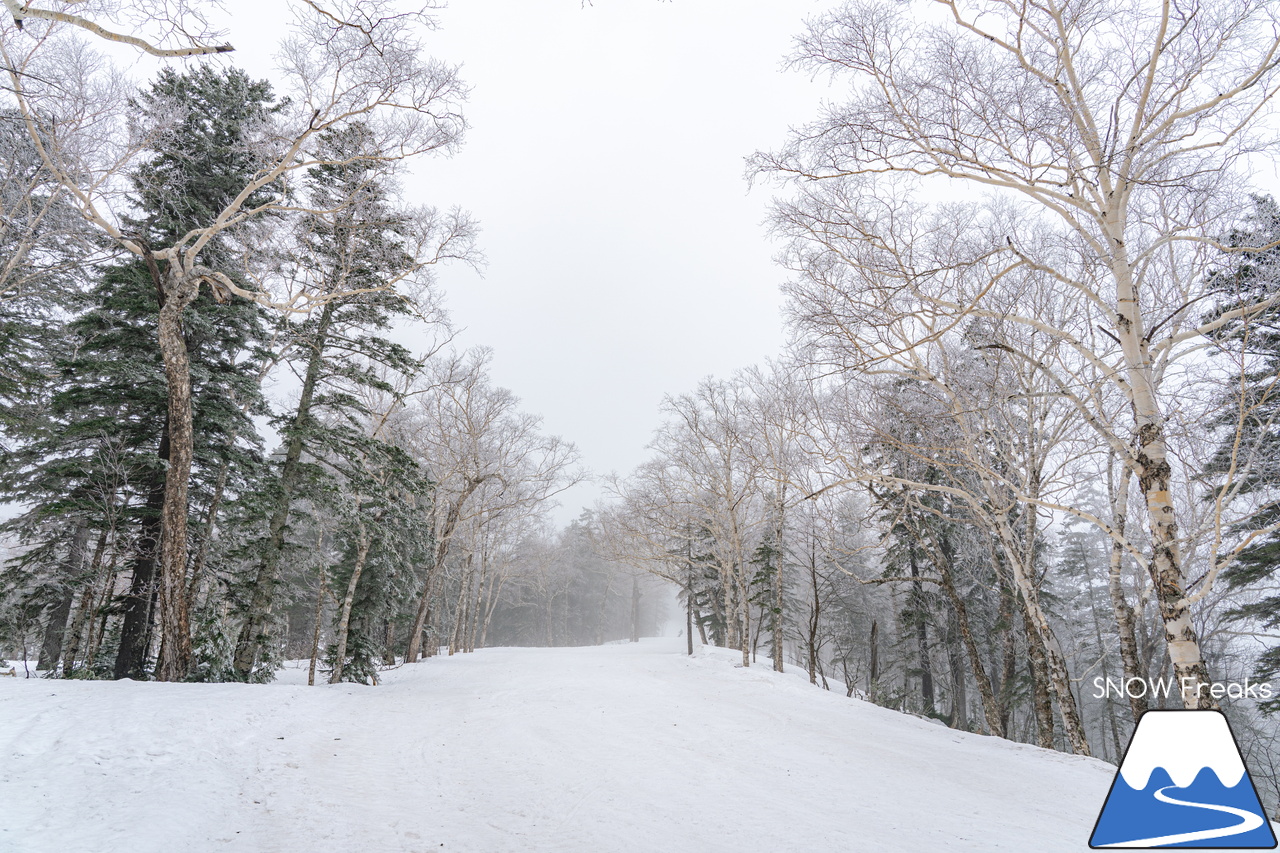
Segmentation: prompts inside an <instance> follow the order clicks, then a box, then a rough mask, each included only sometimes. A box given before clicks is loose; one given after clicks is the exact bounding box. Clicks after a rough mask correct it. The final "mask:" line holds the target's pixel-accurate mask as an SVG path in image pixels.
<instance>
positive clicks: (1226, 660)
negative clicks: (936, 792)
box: [0, 2, 1280, 805]
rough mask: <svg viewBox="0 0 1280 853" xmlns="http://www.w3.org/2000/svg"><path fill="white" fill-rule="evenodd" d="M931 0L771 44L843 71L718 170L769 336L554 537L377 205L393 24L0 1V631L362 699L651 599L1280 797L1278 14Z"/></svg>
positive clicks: (815, 658)
mask: <svg viewBox="0 0 1280 853" xmlns="http://www.w3.org/2000/svg"><path fill="white" fill-rule="evenodd" d="M943 5H944V6H947V7H948V8H949V11H948V16H947V17H948V22H946V25H944V23H939V22H935V21H932V20H930V19H927V18H917V17H913V16H912V15H911V14H910V12H909V11H907V10H906V8H905V7H899V6H895V5H892V4H879V3H870V2H868V3H851V4H848V5H846V6H844V7H843V8H840V9H837V10H836V11H833V12H831V13H828V14H825V15H821V16H818V17H816V18H814V19H812V20H811V21H810V22H809V24H808V28H807V30H806V31H805V32H803V33H801V34H800V35H799V37H798V39H797V41H796V47H795V53H794V55H793V56H792V57H791V62H792V63H793V64H794V65H795V66H797V67H799V68H801V69H803V70H805V71H808V72H810V73H813V74H815V75H819V74H821V75H827V74H830V75H834V79H835V80H836V85H837V90H838V91H839V92H841V95H840V97H841V98H843V99H844V100H842V101H836V102H832V103H830V104H828V105H827V106H826V107H825V108H824V110H823V112H822V113H821V114H820V115H819V116H817V117H816V118H814V119H813V120H812V122H811V123H809V124H808V125H805V126H803V127H799V128H796V129H794V130H793V131H792V132H791V134H790V136H789V137H787V136H786V132H785V129H784V128H779V129H778V139H779V147H777V148H776V149H774V150H770V151H762V152H759V153H757V154H755V155H754V156H753V157H751V158H750V159H749V160H748V178H749V179H750V180H751V181H753V182H754V184H755V185H756V186H757V188H761V187H764V188H767V189H768V190H769V191H771V192H774V193H775V194H776V195H777V200H776V202H775V204H774V207H773V214H772V217H771V221H770V223H769V227H770V229H771V233H772V236H773V237H774V238H775V239H776V241H777V245H778V247H779V262H780V271H779V280H785V284H784V285H783V289H784V293H785V298H786V304H785V314H786V328H787V332H788V341H789V343H788V346H787V347H786V349H785V351H783V352H779V353H778V354H777V357H776V358H774V359H772V360H770V361H769V362H768V363H766V364H763V365H758V366H754V367H744V369H743V370H741V371H740V372H737V373H735V374H733V375H732V376H728V377H721V378H716V377H708V378H707V379H705V380H704V381H702V382H701V383H699V384H698V385H697V387H696V388H693V389H690V390H686V391H683V392H680V391H679V390H678V389H673V392H672V393H671V394H670V395H669V396H668V397H667V398H666V400H665V401H664V403H663V406H662V411H661V413H660V421H661V425H660V426H659V428H658V429H657V431H656V432H655V434H654V438H653V440H652V443H651V444H650V446H649V454H650V455H649V461H647V462H645V463H644V464H642V465H641V466H639V467H638V468H637V469H636V470H634V471H632V472H630V473H627V474H623V475H614V476H612V477H609V478H607V491H608V497H607V499H606V500H604V501H602V502H601V503H600V504H599V505H598V506H596V507H592V508H590V509H589V510H584V511H583V512H582V514H581V515H580V517H579V518H578V519H577V520H576V521H574V522H573V523H571V524H569V525H568V526H566V527H563V528H561V529H556V528H555V526H554V525H553V524H552V522H551V521H550V518H551V514H550V513H551V510H552V509H553V507H554V506H555V503H556V497H557V495H560V494H561V493H562V492H563V491H564V490H565V489H566V488H568V487H569V486H570V485H572V484H574V483H576V482H578V481H580V480H581V479H583V478H584V477H587V476H588V474H587V473H586V472H585V470H584V469H583V468H581V467H580V461H579V458H578V453H577V451H576V449H575V447H574V446H573V445H572V444H570V443H568V442H567V441H565V440H563V439H561V438H559V437H555V436H551V435H547V434H545V432H544V430H543V428H542V423H541V420H540V419H539V418H538V417H536V416H534V415H531V414H529V413H526V412H524V411H522V410H521V408H520V404H519V400H518V398H517V397H516V396H515V395H514V394H513V393H512V392H511V391H508V390H506V389H504V388H501V387H497V386H496V385H495V384H494V382H493V381H492V380H491V379H490V376H489V365H490V358H491V356H490V354H489V353H488V351H486V350H484V349H460V348H459V347H457V346H455V331H454V329H453V327H452V326H451V323H450V320H449V317H448V315H447V313H446V312H445V310H444V309H443V307H442V302H443V294H442V292H441V288H440V285H439V281H438V271H439V270H440V269H442V268H444V267H447V265H450V264H471V265H482V264H483V256H482V254H481V246H482V243H483V241H482V239H481V236H480V234H479V229H478V226H477V224H476V223H475V222H474V221H473V219H472V217H471V216H469V215H468V214H467V213H466V212H464V211H462V210H441V209H437V208H434V207H431V206H428V205H424V204H422V203H421V200H416V201H415V203H410V201H409V200H408V199H406V198H405V197H404V194H403V192H402V190H401V189H400V186H401V178H402V176H403V174H404V172H405V170H408V169H411V168H412V166H413V164H414V163H415V162H416V161H417V160H418V159H420V158H431V157H440V156H447V155H448V154H449V153H451V152H452V151H453V150H454V149H455V148H456V147H457V146H459V145H460V144H462V140H463V135H464V131H465V129H466V121H465V118H464V116H463V113H462V103H463V101H464V99H465V94H466V86H465V84H464V83H463V81H462V80H461V79H460V77H459V74H458V72H457V69H455V68H452V67H449V66H447V65H444V64H442V63H439V62H436V61H434V60H431V59H430V58H428V57H427V56H426V54H425V53H424V51H423V48H422V46H421V44H420V43H419V39H420V38H421V33H422V31H425V30H427V29H429V28H430V25H431V22H430V20H429V19H428V18H426V17H425V15H416V16H415V15H394V14H392V9H393V5H392V4H384V3H360V4H358V6H357V4H354V3H348V4H347V5H346V6H345V7H343V5H342V4H336V5H334V6H333V8H332V9H331V10H328V11H323V10H322V8H321V6H320V5H318V4H309V7H310V8H311V9H312V10H313V11H314V14H312V15H310V16H306V15H304V16H302V17H300V19H299V23H298V25H297V27H296V29H295V31H294V32H293V34H292V35H291V36H289V39H290V40H289V41H286V43H285V47H284V51H283V53H282V56H283V57H284V60H285V61H284V63H283V65H282V71H281V77H280V79H277V80H256V79H253V78H252V77H251V76H250V75H248V74H246V73H245V72H243V71H240V70H238V69H237V68H236V67H235V65H234V57H235V54H234V53H227V54H226V56H225V57H217V54H220V53H226V51H224V50H223V49H222V48H221V47H220V46H218V45H215V44H213V43H212V42H211V41H209V39H208V38H207V37H206V36H204V35H202V34H201V32H200V31H199V27H198V26H196V25H195V22H194V21H188V23H189V24H190V26H187V27H185V28H184V27H178V26H168V25H162V24H157V23H156V22H152V23H153V24H155V26H154V27H153V28H152V29H148V27H150V26H151V25H149V24H140V25H139V30H138V35H137V36H131V37H133V38H135V41H137V40H141V45H142V47H143V49H145V50H147V51H148V52H151V53H156V54H159V55H164V56H167V57H168V58H169V59H170V60H171V64H170V65H168V66H166V68H165V70H162V71H161V72H160V73H159V74H158V75H156V76H155V77H154V78H153V79H151V80H149V81H147V82H145V83H142V84H140V85H139V86H138V88H136V89H131V88H129V87H128V86H126V85H125V84H124V83H123V82H121V79H122V78H120V77H118V76H113V75H112V73H111V72H110V71H109V70H103V69H104V66H103V65H102V64H101V63H100V61H99V60H97V59H95V58H94V57H93V55H92V52H91V49H90V47H87V46H86V42H82V41H80V40H79V37H78V36H74V35H68V34H66V32H65V31H67V30H69V31H78V32H80V33H82V34H83V36H84V38H85V39H88V40H90V41H92V40H95V39H96V40H101V38H103V34H102V33H99V32H98V31H96V30H94V29H92V28H90V27H87V19H81V18H75V16H70V17H71V18H72V19H73V20H70V21H69V22H67V21H64V22H63V23H64V24H65V25H66V26H65V27H62V28H60V27H53V26H50V25H49V24H48V23H47V19H42V18H41V17H40V15H39V14H37V13H39V12H40V10H38V9H31V8H28V7H11V13H12V15H13V16H15V19H16V20H15V21H14V23H19V24H22V23H25V26H23V27H22V28H21V31H19V29H18V28H15V27H13V26H10V25H9V24H6V30H5V33H4V36H3V39H4V41H3V47H4V50H5V64H6V72H5V74H6V76H5V79H6V81H7V83H6V93H5V95H4V96H3V103H2V104H0V140H3V143H2V144H0V212H2V213H3V216H2V218H0V294H2V298H0V328H3V336H0V492H2V494H0V498H3V500H4V502H5V503H6V505H7V506H8V507H9V508H10V510H11V511H10V513H9V516H8V518H7V520H6V521H4V522H3V528H2V533H3V537H4V539H3V543H4V549H5V550H4V555H3V556H4V563H3V568H2V569H0V652H4V653H5V654H6V655H7V657H8V658H10V659H13V660H23V661H27V660H28V659H29V660H30V662H31V664H30V669H31V670H32V671H42V672H43V674H44V675H46V676H47V677H61V678H86V679H122V678H132V679H136V680H143V679H156V680H161V681H184V680H186V681H249V682H256V681H266V680H270V679H271V678H272V677H273V675H274V673H275V672H276V671H277V670H278V668H279V667H280V666H281V664H282V662H283V661H285V660H294V661H297V660H302V661H308V662H309V663H308V666H309V671H310V677H311V680H312V681H316V680H327V681H330V682H335V683H336V682H340V681H344V680H346V681H355V682H363V683H367V684H376V683H377V682H378V678H379V672H380V671H382V670H383V669H384V668H387V667H394V666H403V665H405V664H407V663H413V662H416V661H418V660H419V659H421V658H425V657H430V656H432V655H436V654H441V653H444V654H454V653H463V652H471V651H474V650H475V649H477V648H482V647H485V646H500V645H538V646H555V645H579V644H599V643H604V642H609V641H616V640H632V641H634V640H636V639H638V638H639V637H640V636H644V635H652V634H654V633H656V632H658V631H662V630H665V631H667V632H668V633H675V632H677V631H682V632H683V633H684V635H685V636H686V638H687V644H688V645H687V648H688V651H689V653H690V654H692V653H693V652H694V646H695V639H696V641H697V642H701V643H703V644H713V645H716V646H722V647H727V648H731V649H734V650H736V651H735V654H736V653H737V652H740V653H741V663H742V665H743V666H760V665H763V666H770V667H772V668H773V669H775V670H779V671H783V670H786V669H789V668H793V667H794V668H799V669H800V670H802V671H804V672H805V673H806V674H807V677H808V680H809V681H810V682H812V683H813V684H814V685H817V686H818V687H819V688H825V689H828V690H835V691H840V692H843V693H844V694H846V695H848V696H851V697H853V696H857V697H860V698H864V699H867V700H870V701H873V702H876V703H879V704H881V705H884V706H886V707H890V708H894V709H897V710H900V711H903V712H907V713H913V714H918V715H922V716H927V717H932V718H935V719H937V720H940V721H943V722H945V724H946V725H949V726H952V727H955V728H958V729H966V730H971V731H976V732H983V733H987V734H992V735H996V736H1000V737H1004V738H1009V739H1013V740H1017V741H1023V742H1028V743H1035V744H1038V745H1040V746H1043V747H1048V748H1053V749H1060V750H1065V751H1070V752H1074V753H1077V754H1083V755H1094V756H1098V757H1102V758H1107V759H1109V760H1113V761H1115V760H1118V758H1119V756H1120V754H1121V753H1122V752H1123V749H1124V745H1125V743H1126V742H1127V740H1128V736H1129V733H1130V732H1131V731H1132V729H1133V725H1134V722H1135V721H1136V719H1137V717H1138V716H1139V715H1140V714H1141V713H1142V712H1143V711H1144V710H1146V709H1148V708H1155V707H1188V708H1214V707H1219V706H1221V707H1223V708H1224V709H1225V710H1226V711H1227V712H1228V713H1229V714H1230V715H1231V717H1232V719H1233V721H1234V723H1235V724H1236V726H1237V727H1238V731H1244V732H1248V733H1249V739H1248V743H1249V748H1250V753H1251V754H1250V755H1248V756H1247V758H1248V760H1249V762H1250V765H1251V766H1252V767H1253V769H1254V773H1255V778H1256V779H1257V780H1258V782H1259V784H1260V787H1261V788H1262V789H1263V790H1260V793H1262V794H1263V796H1264V797H1265V798H1266V799H1268V800H1269V801H1270V802H1271V803H1272V804H1273V805H1274V803H1275V802H1276V799H1277V797H1278V796H1280V769H1278V768H1280V743H1277V741H1276V734H1277V731H1276V727H1275V725H1274V722H1273V720H1272V718H1270V717H1269V716H1268V714H1269V713H1270V712H1271V711H1273V710H1274V709H1275V707H1277V705H1280V693H1272V692H1270V689H1269V688H1268V690H1267V691H1264V692H1263V693H1261V694H1259V693H1256V692H1250V693H1248V694H1247V695H1246V694H1245V693H1244V692H1243V691H1242V690H1241V689H1238V687H1239V685H1243V684H1245V682H1246V681H1249V682H1257V683H1260V684H1267V683H1269V680H1270V679H1272V678H1274V677H1275V676H1276V675H1277V673H1280V647H1277V646H1276V644H1275V642H1274V640H1275V634H1274V632H1275V629H1276V627H1277V625H1280V616H1278V615H1277V603H1278V602H1280V594H1278V593H1277V591H1276V584H1277V577H1276V576H1275V575H1276V569H1277V568H1278V567H1280V563H1278V562H1277V559H1278V558H1277V554H1278V553H1280V550H1278V549H1280V509H1278V508H1277V503H1276V501H1277V497H1278V496H1280V468H1278V467H1277V463H1276V458H1277V450H1278V449H1280V433H1278V432H1277V424H1276V417H1277V415H1280V397H1278V396H1277V394H1278V389H1277V385H1276V382H1277V379H1278V378H1280V263H1278V262H1280V207H1278V206H1277V204H1276V202H1275V201H1273V199H1272V198H1271V197H1270V196H1269V195H1267V194H1266V193H1265V191H1264V190H1265V187H1260V186H1256V185H1255V184H1254V183H1252V178H1253V176H1254V175H1256V174H1259V173H1262V172H1264V171H1266V170H1270V169H1273V164H1274V158H1275V156H1276V152H1275V150H1274V148H1275V142H1274V140H1275V138H1276V129H1275V127H1274V116H1273V113H1272V106H1271V102H1272V100H1273V96H1274V95H1275V94H1276V92H1277V91H1278V89H1280V70H1278V67H1277V63H1276V55H1277V53H1280V41H1277V39H1276V38H1275V37H1274V30H1275V28H1276V27H1277V26H1278V23H1277V20H1276V13H1275V12H1274V10H1272V9H1271V7H1269V6H1265V5H1259V4H1225V3H1221V4H1210V5H1208V6H1205V7H1203V8H1201V7H1197V10H1195V11H1187V10H1183V9H1180V8H1176V7H1173V6H1171V5H1165V6H1164V7H1157V6H1152V4H1143V3H1137V2H1134V3H1119V2H1115V3H1105V4H1102V5H1101V6H1099V5H1098V4H1091V5H1086V4H1076V3H1065V4H1059V5H1053V4H1049V5H1044V6H1041V5H1032V6H1027V5H1018V4H1004V3H990V4H981V6H982V9H983V10H985V11H986V12H987V13H989V14H978V12H976V11H975V10H974V9H971V8H969V6H967V5H961V4H951V3H944V4H943ZM1148 6H1152V8H1147V7H1148ZM1161 8H1162V9H1163V11H1161ZM24 9H25V10H26V12H25V14H26V15H27V16H28V19H27V20H25V22H24V20H23V18H22V14H23V12H22V11H21V10H24ZM182 9H185V7H180V8H179V10H178V12H175V13H174V14H180V13H181V11H182ZM326 9H327V7H326ZM14 10H18V11H14ZM1100 10H1102V11H1100ZM951 12H954V21H952V20H951V17H952V15H951ZM76 21H79V22H80V24H79V25H77V23H76ZM174 23H175V21H170V22H169V24H174ZM1116 33H1127V34H1136V35H1131V36H1126V39H1125V40H1124V43H1123V44H1122V45H1117V43H1116V42H1117V38H1116ZM106 37H108V38H109V40H112V41H120V40H122V39H123V38H124V37H123V36H121V35H120V34H119V33H114V32H108V33H106ZM126 41H127V39H126ZM1131 45H1136V47H1134V48H1133V49H1132V50H1131V49H1130V46H1131ZM658 250H659V251H660V247H658ZM677 600H678V606H677V605H675V604H672V602H674V601H677ZM1160 679H1166V680H1170V679H1171V681H1167V683H1168V684H1172V685H1173V687H1172V689H1166V690H1164V691H1163V692H1161V691H1159V690H1156V689H1153V688H1152V684H1153V683H1157V684H1158V683H1159V680H1160ZM1099 684H1101V685H1103V686H1104V687H1105V686H1107V685H1129V689H1128V690H1113V691H1106V690H1103V695H1098V688H1097V687H1096V685H1099ZM1157 694H1159V695H1157ZM1268 699H1272V700H1273V701H1271V702H1268V701H1267V700H1268Z"/></svg>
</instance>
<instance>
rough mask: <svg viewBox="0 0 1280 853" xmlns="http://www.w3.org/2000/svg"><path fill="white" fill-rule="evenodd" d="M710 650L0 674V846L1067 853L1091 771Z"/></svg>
mask: <svg viewBox="0 0 1280 853" xmlns="http://www.w3.org/2000/svg"><path fill="white" fill-rule="evenodd" d="M732 659H733V656H732V655H731V654H727V653H724V652H720V651H718V650H711V649H704V650H702V651H701V652H700V653H699V655H698V656H696V657H694V658H688V657H685V656H684V655H683V654H682V653H681V649H680V647H679V645H677V643H676V642H675V641H671V640H647V641H644V642H642V643H640V644H638V645H630V644H623V645H610V646H602V647H597V648H585V649H487V650H482V651H479V652H476V653H475V654H471V655H459V656H456V657H452V658H448V657H445V658H435V659H432V660H430V661H426V662H423V663H419V664H416V665H413V666H408V667H401V668H400V669H398V670H394V671H390V672H387V673H386V674H385V675H386V678H385V682H384V684H383V685H382V686H380V687H376V688H370V687H360V686H354V685H341V686H336V687H330V686H323V687H312V688H308V687H306V686H305V685H301V686H300V685H298V683H297V680H298V678H299V674H298V673H297V672H296V671H293V672H286V673H285V674H286V676H288V677H286V678H285V679H284V680H283V683H277V684H273V685H234V684H211V685H203V684H137V683H132V682H80V681H49V680H37V679H21V678H17V679H11V678H4V679H0V850H3V851H6V853H68V852H69V851H74V853H99V851H101V853H117V852H119V853H126V852H127V853H181V851H201V853H203V851H252V853H259V851H262V853H276V851H278V853H328V851H333V853H366V851H367V852H368V853H401V851H403V853H424V851H437V850H439V851H472V853H505V851H511V853H528V851H556V853H577V852H579V851H580V853H628V852H629V851H636V853H656V851H661V853H684V851H688V853H695V851H696V852H697V853H708V851H711V853H714V851H733V853H756V851H769V852H770V853H786V851H806V852H808V851H812V853H824V852H825V851H947V853H951V851H961V850H981V851H993V850H1008V851H1014V853H1033V851H1034V853H1051V851H1084V850H1087V843H1088V838H1089V834H1090V832H1091V830H1092V829H1093V823H1094V820H1095V818H1096V817H1097V815H1098V810H1099V809H1100V808H1101V805H1102V802H1103V800H1104V799H1105V797H1106V795H1107V789H1108V786H1109V785H1110V784H1111V780H1112V778H1113V775H1114V773H1115V770H1114V768H1112V767H1110V766H1109V765H1107V764H1104V763H1103V762H1101V761H1096V760H1091V759H1084V758H1078V757H1074V756H1068V755H1062V754H1059V753H1054V752H1046V751H1044V750H1040V749H1037V748H1035V747H1031V746H1025V745H1019V744H1013V743H1010V742H1008V741H1002V740H997V739H995V738H987V737H981V736H978V735H968V734H962V733H959V732H955V731H952V730H949V729H947V728H945V727H942V726H939V725H936V724H933V723H931V722H927V721H924V720H919V719H916V718H913V717H908V716H903V715H901V714H898V713H895V712H892V711H888V710H885V709H882V708H878V707H876V706H874V705H870V704H868V703H865V702H861V701H857V700H851V699H847V698H845V697H844V696H843V695H842V694H838V693H829V692H825V691H822V690H819V689H817V688H814V687H812V686H810V685H809V684H808V683H807V681H805V680H804V679H803V677H802V676H800V675H799V674H792V673H787V674H784V675H778V674H775V673H773V672H771V671H769V669H768V664H767V663H765V662H764V661H761V664H760V665H758V666H756V667H752V668H750V669H743V668H735V667H734V666H733V665H732ZM291 681H292V682H293V683H290V682H291Z"/></svg>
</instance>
